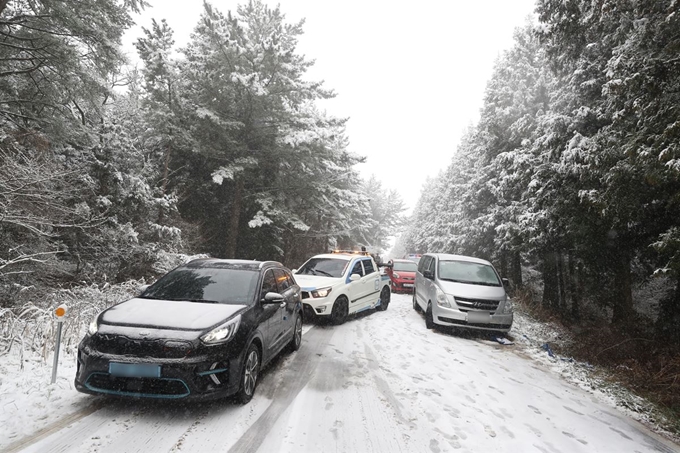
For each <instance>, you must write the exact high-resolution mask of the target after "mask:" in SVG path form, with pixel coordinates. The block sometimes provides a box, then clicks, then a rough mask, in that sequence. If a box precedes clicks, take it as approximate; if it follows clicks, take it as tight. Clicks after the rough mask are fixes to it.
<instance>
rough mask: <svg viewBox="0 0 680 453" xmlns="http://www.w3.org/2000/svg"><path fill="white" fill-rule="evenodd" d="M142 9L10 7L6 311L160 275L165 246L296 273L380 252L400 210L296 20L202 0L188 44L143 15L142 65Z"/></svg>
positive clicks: (2, 186) (4, 47)
mask: <svg viewBox="0 0 680 453" xmlns="http://www.w3.org/2000/svg"><path fill="white" fill-rule="evenodd" d="M145 6H148V5H145V4H144V2H143V0H96V1H95V0H87V1H84V2H79V3H78V6H77V7H75V6H74V5H72V4H70V3H69V2H61V1H58V2H53V1H42V0H38V1H28V0H9V1H2V2H0V33H1V34H2V39H0V67H1V69H0V92H1V93H2V94H1V95H0V143H1V144H0V303H1V306H3V307H7V306H11V305H16V304H17V303H18V302H20V301H21V300H22V298H23V294H24V293H27V291H28V293H30V292H31V291H29V290H28V289H29V288H33V290H35V289H36V288H47V289H49V288H53V287H60V286H64V285H72V284H74V283H75V284H82V283H95V282H99V283H101V282H104V281H108V282H122V281H125V280H127V279H130V278H135V279H138V278H140V277H144V276H150V275H152V274H153V273H154V271H155V267H156V264H157V263H158V262H159V261H163V260H164V257H166V256H167V254H168V253H190V254H195V253H205V254H209V255H211V256H215V257H228V258H232V257H237V258H246V259H275V260H279V261H282V262H284V263H286V264H288V265H290V266H294V265H299V264H300V263H301V262H302V261H303V260H304V259H306V258H307V257H309V256H310V255H311V254H314V253H318V252H320V251H327V250H328V249H329V248H330V247H333V246H336V245H340V246H342V245H348V244H363V245H368V246H372V247H374V248H375V249H376V250H379V249H384V248H385V247H386V245H387V243H386V241H387V237H388V235H389V234H391V232H392V231H393V229H394V227H395V226H396V225H397V224H398V223H399V221H400V213H402V212H403V210H404V207H403V203H402V201H401V198H400V196H399V195H398V194H396V193H394V192H393V191H388V190H384V189H382V187H381V183H380V181H379V179H378V178H377V177H372V178H369V179H364V178H362V177H361V176H360V174H359V173H358V170H357V169H356V168H355V167H356V164H357V163H360V162H362V161H363V160H364V159H365V158H364V157H362V156H359V155H355V154H353V153H351V152H349V151H348V150H347V143H348V138H347V136H346V134H345V129H344V128H345V122H346V120H345V119H343V118H334V117H332V116H329V115H327V114H326V113H325V112H324V111H321V110H320V109H319V108H317V105H316V103H317V101H318V100H320V99H326V98H330V97H333V96H334V93H333V91H332V90H331V89H328V88H326V87H324V86H323V84H322V83H320V82H315V81H310V80H308V79H307V78H306V71H307V69H308V68H309V67H310V66H311V65H312V63H313V62H312V60H309V59H306V58H305V57H303V56H302V55H300V54H299V53H298V52H297V50H296V45H297V39H298V37H299V36H300V35H301V34H302V33H303V28H302V23H288V22H287V21H286V18H285V16H284V13H283V12H282V11H280V10H279V9H278V8H275V7H269V6H267V5H265V4H264V3H262V2H260V1H253V2H246V4H244V5H242V6H240V7H239V8H238V10H236V11H231V12H224V13H223V12H221V11H219V10H218V9H217V8H214V7H212V6H211V5H210V4H208V3H205V4H204V6H203V7H204V10H203V12H202V15H201V18H200V21H199V22H198V23H197V24H196V25H195V28H194V32H193V34H192V36H191V39H190V42H189V43H188V44H187V45H186V46H185V47H182V48H178V47H177V46H175V44H174V41H173V31H172V30H171V29H170V28H169V27H168V25H167V24H166V23H165V22H164V21H154V22H153V23H151V24H148V25H147V26H146V27H145V29H144V34H143V36H142V37H141V38H139V39H138V40H137V42H136V43H135V47H136V49H137V51H138V55H139V59H140V61H141V63H139V64H138V65H135V66H134V67H133V66H132V65H130V64H129V62H127V61H126V60H125V58H124V55H123V53H122V51H121V46H120V43H121V36H122V34H123V33H124V32H125V30H126V29H127V28H129V27H130V26H131V25H132V23H133V16H134V14H135V13H136V12H139V10H140V8H144V7H145ZM30 297H35V292H34V293H33V295H32V296H30Z"/></svg>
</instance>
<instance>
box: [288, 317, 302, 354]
mask: <svg viewBox="0 0 680 453" xmlns="http://www.w3.org/2000/svg"><path fill="white" fill-rule="evenodd" d="M301 344H302V314H301V313H298V315H297V317H296V318H295V327H293V338H291V339H290V343H288V351H290V352H295V351H297V350H298V349H300V345H301Z"/></svg>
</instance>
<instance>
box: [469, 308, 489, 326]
mask: <svg viewBox="0 0 680 453" xmlns="http://www.w3.org/2000/svg"><path fill="white" fill-rule="evenodd" d="M467 322H469V323H472V324H489V323H490V322H491V315H490V314H489V312H484V311H469V312H468V313H467Z"/></svg>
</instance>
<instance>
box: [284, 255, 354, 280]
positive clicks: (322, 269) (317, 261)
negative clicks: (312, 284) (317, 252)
mask: <svg viewBox="0 0 680 453" xmlns="http://www.w3.org/2000/svg"><path fill="white" fill-rule="evenodd" d="M348 264H349V261H348V260H340V259H336V258H312V259H310V260H309V261H307V262H306V263H305V264H303V265H302V267H301V268H300V269H298V271H297V273H298V274H302V275H320V276H324V277H336V278H340V277H342V276H343V274H344V273H345V269H347V265H348Z"/></svg>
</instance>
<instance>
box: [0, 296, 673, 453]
mask: <svg viewBox="0 0 680 453" xmlns="http://www.w3.org/2000/svg"><path fill="white" fill-rule="evenodd" d="M424 324H425V323H424V320H423V317H422V315H420V314H418V313H416V312H415V311H414V310H413V309H412V307H411V299H410V296H407V295H393V300H392V304H391V305H390V307H389V309H388V310H387V311H386V312H375V313H370V314H367V315H365V316H359V317H357V318H356V319H351V320H349V321H348V322H347V323H346V324H344V325H342V326H335V327H333V326H321V325H306V326H305V333H304V337H303V345H302V348H301V349H300V351H298V352H297V353H295V354H292V355H289V356H284V357H282V358H281V359H279V360H277V361H275V363H274V364H273V365H271V366H270V367H269V369H268V370H266V371H265V372H264V373H263V375H262V376H263V377H262V381H261V383H260V386H259V387H258V389H257V393H256V396H255V398H254V399H253V401H252V402H251V403H250V404H248V405H246V406H236V405H233V404H231V403H225V402H215V403H212V404H207V405H205V404H204V405H191V404H188V405H185V404H168V403H156V402H148V401H129V402H128V401H114V400H106V399H101V398H94V397H91V396H86V395H81V394H79V393H77V392H76V391H75V390H74V388H73V384H72V381H73V376H74V373H75V358H74V356H73V355H69V354H62V360H61V364H60V368H59V374H58V379H57V382H56V383H55V384H53V385H50V384H49V382H50V377H51V361H48V363H44V362H43V361H41V360H40V359H38V358H35V357H28V356H25V357H23V359H20V357H19V356H18V354H17V351H16V350H15V351H14V352H11V353H10V354H8V355H5V356H2V357H0V379H1V381H0V408H1V410H0V426H2V427H3V429H2V432H3V435H2V436H0V450H2V449H10V448H11V450H12V451H16V450H17V449H16V447H17V446H18V445H19V443H20V440H21V439H26V438H27V437H32V439H31V441H32V443H30V444H29V443H25V444H23V445H22V448H24V450H22V451H27V452H41V453H42V452H46V451H69V452H70V451H74V452H93V451H97V452H106V451H110V452H131V451H140V452H141V451H143V452H145V453H150V452H156V451H158V452H194V451H214V450H217V449H219V450H220V451H234V452H236V451H243V452H245V451H252V452H254V451H258V452H273V451H282V452H283V451H309V452H319V451H338V452H343V451H344V452H355V451H375V452H382V451H385V452H399V451H403V452H420V451H423V452H432V453H439V452H446V451H508V452H510V451H512V452H520V451H521V452H524V451H541V452H565V453H566V452H577V451H581V452H594V451H597V452H636V451H639V452H647V451H649V452H653V451H657V452H658V451H660V452H675V451H680V447H678V446H677V445H675V444H673V443H671V442H669V441H668V440H665V439H663V438H662V437H660V436H658V435H656V434H654V433H652V432H650V431H649V430H647V429H646V428H645V427H644V426H643V425H641V424H639V423H637V422H636V421H634V420H633V419H632V418H631V415H632V416H634V417H637V418H641V419H642V420H644V415H640V413H638V412H635V413H631V412H630V411H628V410H627V409H626V410H625V411H624V412H622V411H621V408H620V407H619V408H617V407H616V406H617V405H619V406H620V405H621V404H622V403H621V402H622V401H623V405H625V406H627V407H630V406H631V401H632V402H635V401H637V402H638V403H642V402H641V401H639V400H637V399H635V398H632V397H630V396H626V395H625V392H623V391H622V390H621V389H616V388H614V387H612V386H610V385H605V384H604V383H602V382H600V381H598V380H597V379H595V378H594V377H593V376H592V370H591V369H590V367H588V366H587V365H583V364H577V363H574V362H572V361H569V360H563V358H560V357H551V356H550V355H549V354H548V352H547V351H546V349H544V348H543V347H542V346H543V345H544V344H545V343H548V344H550V343H554V342H555V341H557V340H558V337H559V333H556V332H555V331H554V330H552V329H550V328H549V327H546V326H545V325H543V324H540V323H536V322H533V321H531V320H530V319H529V318H527V317H525V316H518V317H517V319H516V324H515V326H514V328H513V332H512V334H511V337H512V338H513V339H514V340H515V344H513V345H506V346H504V345H501V344H499V343H497V342H494V341H491V340H490V339H488V338H487V337H486V336H485V335H462V336H461V335H455V334H451V333H450V332H441V331H428V330H426V329H425V325H424ZM17 349H18V348H17ZM22 363H23V368H22V367H21V364H22ZM622 398H623V399H622ZM633 404H636V403H633ZM643 414H644V411H643Z"/></svg>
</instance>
